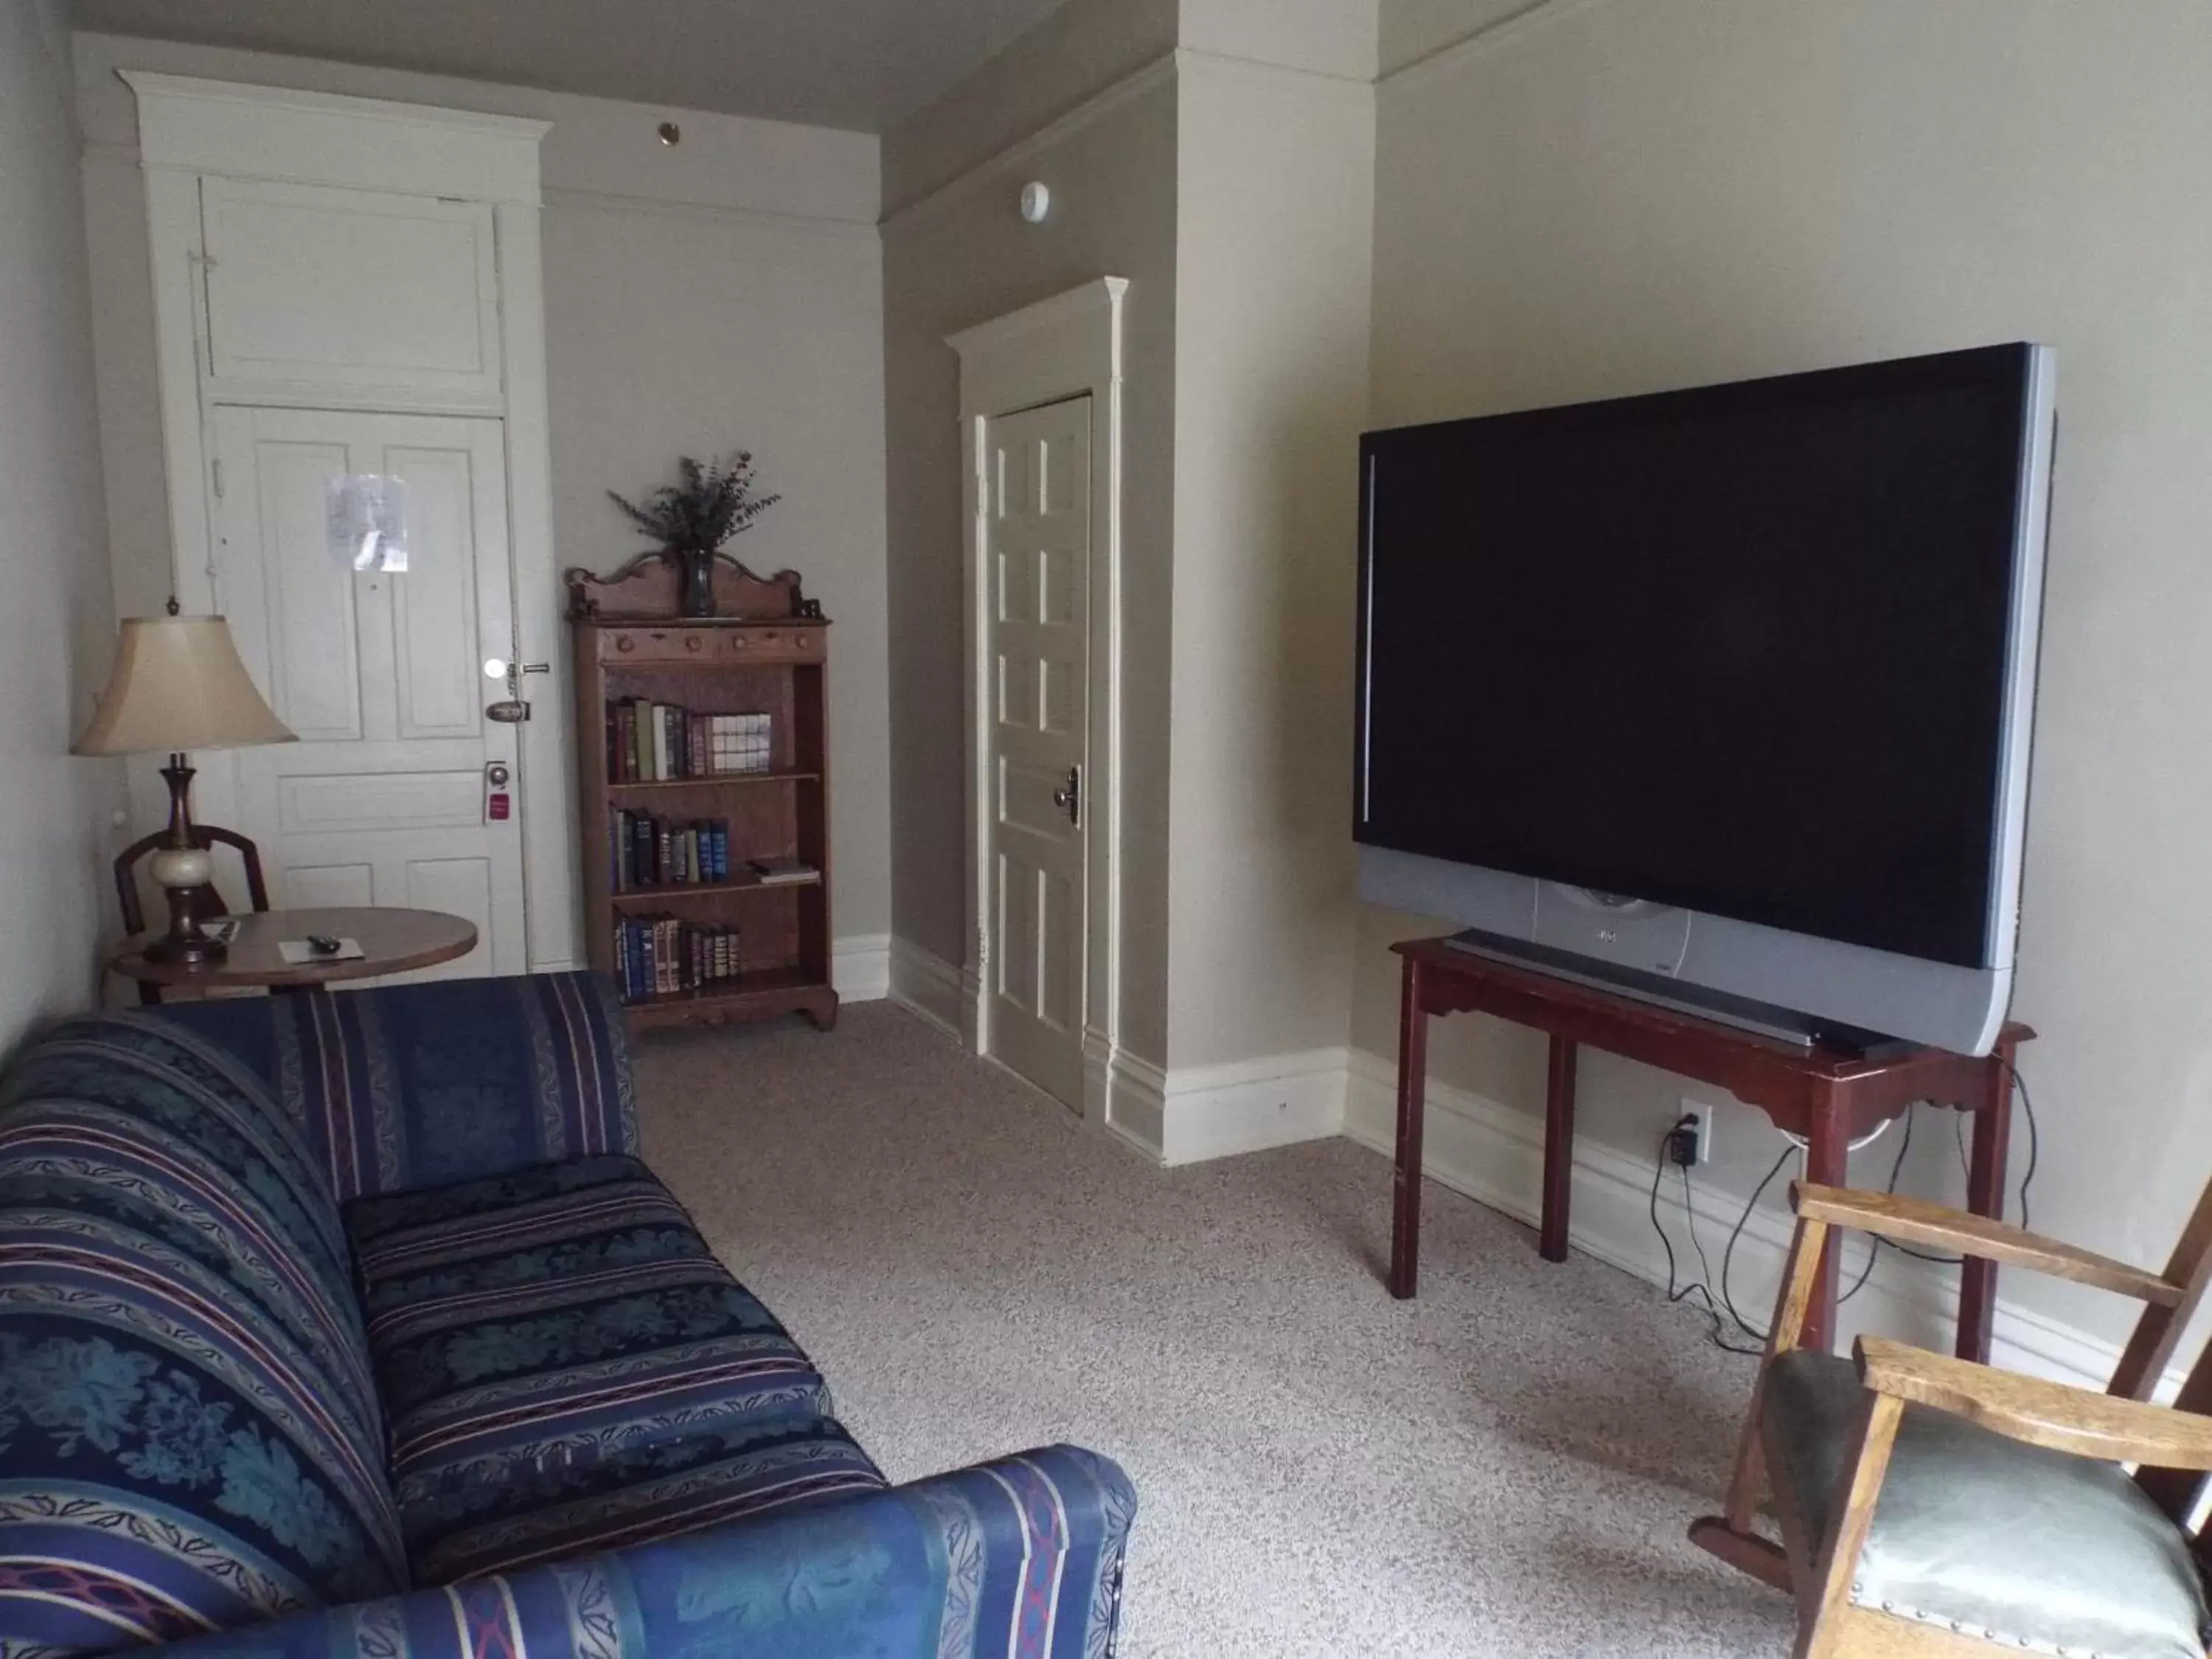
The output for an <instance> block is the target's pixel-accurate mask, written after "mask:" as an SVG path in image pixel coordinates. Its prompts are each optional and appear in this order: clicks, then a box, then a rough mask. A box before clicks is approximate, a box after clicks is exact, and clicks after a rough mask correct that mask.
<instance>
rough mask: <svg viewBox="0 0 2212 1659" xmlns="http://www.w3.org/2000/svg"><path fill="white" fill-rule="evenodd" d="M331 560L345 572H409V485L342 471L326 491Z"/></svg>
mask: <svg viewBox="0 0 2212 1659" xmlns="http://www.w3.org/2000/svg"><path fill="white" fill-rule="evenodd" d="M325 501H326V503H327V506H328V509H329V524H330V543H331V558H333V559H335V560H336V561H337V562H338V563H339V564H341V565H343V566H344V567H345V568H347V569H349V570H397V571H404V570H405V569H406V568H407V484H406V481H405V480H404V479H402V478H396V477H389V476H387V475H386V474H384V473H380V472H345V473H341V474H339V475H338V476H337V477H334V478H332V479H331V481H330V483H329V484H328V485H327V486H326V487H325Z"/></svg>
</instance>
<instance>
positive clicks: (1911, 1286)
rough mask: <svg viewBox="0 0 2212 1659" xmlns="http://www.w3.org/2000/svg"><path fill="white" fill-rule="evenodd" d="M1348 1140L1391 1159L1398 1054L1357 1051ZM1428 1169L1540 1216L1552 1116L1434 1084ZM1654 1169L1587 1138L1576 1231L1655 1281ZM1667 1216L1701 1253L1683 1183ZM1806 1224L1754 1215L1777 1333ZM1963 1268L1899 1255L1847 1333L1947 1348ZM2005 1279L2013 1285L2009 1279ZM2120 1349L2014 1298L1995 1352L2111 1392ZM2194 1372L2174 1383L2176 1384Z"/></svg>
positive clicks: (1488, 1199)
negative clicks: (1793, 1253)
mask: <svg viewBox="0 0 2212 1659" xmlns="http://www.w3.org/2000/svg"><path fill="white" fill-rule="evenodd" d="M1350 1072H1351V1079H1350V1087H1349V1091H1348V1095H1347V1099H1346V1111H1345V1129H1344V1132H1345V1133H1346V1135H1348V1136H1349V1137H1351V1138H1352V1139H1354V1140H1356V1141H1358V1142H1359V1143H1360V1144H1361V1145H1363V1146H1371V1147H1373V1148H1374V1149H1375V1150H1376V1151H1377V1152H1382V1153H1383V1154H1384V1155H1386V1156H1389V1155H1390V1154H1392V1153H1393V1152H1394V1151H1395V1146H1396V1139H1397V1085H1398V1068H1397V1062H1396V1061H1395V1060H1393V1059H1385V1058H1384V1057H1383V1056H1382V1055H1380V1054H1370V1053H1368V1052H1366V1051H1364V1050H1354V1051H1353V1052H1352V1055H1351V1060H1350ZM1425 1100H1426V1108H1427V1109H1426V1116H1425V1133H1424V1140H1423V1147H1422V1152H1423V1158H1422V1167H1423V1168H1424V1170H1425V1171H1426V1173H1427V1174H1428V1175H1429V1176H1430V1177H1431V1179H1432V1180H1435V1181H1437V1182H1441V1183H1442V1184H1443V1185H1444V1186H1446V1187H1449V1188H1451V1189H1452V1190H1453V1191H1455V1192H1459V1193H1464V1194H1466V1195H1467V1196H1468V1197H1469V1198H1472V1199H1474V1200H1475V1201H1476V1202H1477V1203H1480V1204H1484V1205H1487V1206H1489V1207H1491V1208H1492V1209H1494V1210H1501V1211H1503V1212H1505V1213H1506V1214H1508V1215H1510V1216H1514V1217H1516V1218H1519V1219H1520V1220H1522V1221H1524V1222H1527V1223H1528V1224H1529V1225H1532V1226H1533V1225H1535V1223H1536V1220H1537V1218H1538V1215H1539V1212H1541V1207H1542V1200H1541V1194H1542V1191H1543V1187H1542V1171H1543V1155H1544V1132H1543V1125H1542V1124H1541V1122H1540V1121H1538V1120H1537V1119H1535V1118H1534V1117H1532V1116H1530V1115H1528V1114H1526V1113H1522V1112H1516V1111H1515V1110H1513V1109H1511V1108H1510V1107H1506V1106H1501V1105H1499V1104H1498V1103H1496V1102H1494V1101H1488V1100H1484V1099H1482V1098H1481V1097H1479V1096H1476V1095H1473V1094H1470V1093H1468V1092H1467V1091H1464V1090H1461V1089H1455V1088H1453V1087H1451V1086H1449V1085H1446V1084H1442V1083H1438V1082H1436V1081H1434V1080H1433V1079H1431V1081H1430V1083H1429V1085H1428V1087H1427V1091H1426V1095H1425ZM1651 1172H1652V1165H1651V1164H1650V1163H1648V1162H1646V1161H1644V1160H1643V1159H1640V1158H1633V1157H1632V1156H1630V1155H1629V1154H1627V1153H1626V1152H1619V1151H1616V1150H1615V1149H1613V1147H1610V1146H1600V1145H1598V1144H1596V1143H1595V1142H1593V1141H1591V1140H1590V1139H1588V1138H1587V1137H1584V1138H1583V1139H1580V1140H1578V1141H1577V1143H1576V1146H1575V1166H1574V1188H1573V1198H1572V1205H1573V1213H1572V1218H1571V1228H1570V1231H1569V1237H1570V1239H1571V1243H1573V1246H1574V1248H1575V1249H1577V1250H1580V1251H1583V1253H1584V1254H1586V1255H1592V1256H1595V1257H1596V1258H1597V1259H1598V1260H1599V1261H1604V1262H1607V1263H1609V1264H1610V1265H1612V1266H1613V1267H1619V1268H1620V1269H1621V1270H1622V1271H1623V1272H1626V1273H1633V1274H1635V1275H1636V1276H1637V1277H1638V1279H1644V1280H1646V1281H1648V1282H1650V1283H1651V1284H1655V1285H1663V1284H1665V1283H1666V1280H1667V1261H1666V1254H1665V1252H1664V1251H1663V1250H1662V1249H1661V1247H1660V1243H1659V1240H1658V1238H1657V1237H1656V1236H1655V1235H1654V1234H1653V1232H1652V1231H1651V1215H1650V1201H1651ZM1705 1192H1706V1194H1707V1196H1708V1199H1709V1202H1710V1205H1711V1207H1710V1208H1708V1207H1704V1206H1701V1207H1700V1208H1699V1220H1698V1225H1699V1237H1702V1238H1703V1239H1704V1240H1705V1249H1706V1253H1707V1254H1708V1255H1710V1256H1711V1260H1712V1263H1713V1271H1714V1272H1715V1273H1719V1271H1720V1263H1721V1247H1722V1246H1723V1244H1724V1243H1726V1241H1727V1237H1728V1231H1729V1228H1731V1227H1733V1226H1734V1225H1735V1218H1736V1217H1737V1216H1738V1215H1740V1214H1741V1212H1742V1200H1741V1199H1739V1198H1734V1197H1730V1196H1723V1194H1720V1193H1718V1192H1717V1190H1715V1189H1713V1188H1706V1189H1705ZM1659 1218H1660V1220H1661V1222H1662V1224H1663V1225H1665V1226H1666V1228H1667V1230H1668V1234H1669V1236H1670V1237H1672V1238H1673V1239H1674V1251H1675V1255H1676V1257H1677V1260H1678V1261H1690V1262H1691V1265H1692V1269H1693V1270H1694V1267H1695V1263H1694V1261H1693V1260H1692V1258H1693V1255H1694V1253H1693V1252H1692V1251H1691V1250H1690V1249H1689V1248H1688V1246H1689V1231H1688V1226H1689V1218H1688V1215H1687V1213H1686V1211H1685V1210H1684V1208H1683V1206H1682V1202H1681V1184H1680V1182H1675V1181H1670V1182H1666V1183H1665V1184H1664V1185H1663V1186H1662V1188H1661V1190H1660V1198H1659ZM1791 1226H1792V1222H1791V1218H1790V1214H1789V1212H1787V1211H1786V1210H1779V1209H1772V1208H1769V1207H1767V1206H1765V1205H1761V1206H1759V1208H1758V1209H1756V1210H1754V1211H1753V1212H1752V1214H1751V1217H1750V1219H1749V1220H1748V1221H1747V1222H1746V1223H1745V1225H1744V1229H1743V1236H1742V1237H1741V1240H1740V1241H1739V1242H1738V1243H1737V1245H1736V1251H1735V1266H1734V1268H1733V1269H1732V1271H1731V1272H1730V1273H1729V1287H1730V1290H1731V1291H1732V1293H1733V1295H1734V1297H1735V1304H1736V1306H1737V1307H1738V1308H1739V1309H1740V1310H1742V1312H1743V1315H1744V1317H1745V1318H1746V1319H1747V1320H1748V1321H1750V1322H1751V1323H1753V1325H1756V1326H1758V1327H1759V1328H1762V1329H1763V1328H1765V1325H1766V1322H1767V1321H1768V1318H1769V1317H1770V1316H1771V1312H1772V1310H1773V1307H1774V1293H1775V1290H1776V1287H1777V1286H1778V1284H1779V1283H1780V1280H1781V1277H1782V1266H1783V1261H1784V1258H1785V1257H1786V1256H1787V1255H1788V1254H1789V1249H1790V1231H1791ZM1847 1250H1848V1253H1847V1254H1846V1255H1845V1257H1844V1282H1845V1283H1846V1284H1847V1285H1848V1284H1849V1283H1850V1282H1851V1281H1852V1280H1853V1279H1856V1278H1857V1274H1858V1271H1859V1269H1860V1267H1862V1266H1863V1263H1864V1261H1865V1258H1864V1257H1863V1255H1861V1254H1860V1246H1859V1245H1857V1243H1854V1244H1851V1245H1850V1246H1849V1247H1847ZM1956 1277H1957V1273H1956V1271H1955V1270H1954V1269H1951V1268H1946V1267H1936V1266H1933V1265H1929V1264H1923V1263H1920V1262H1917V1261H1909V1260H1907V1259H1905V1258H1903V1257H1899V1256H1898V1255H1895V1254H1893V1253H1889V1252H1885V1253H1884V1254H1883V1255H1882V1258H1881V1261H1879V1262H1878V1263H1876V1264H1875V1270H1874V1274H1873V1276H1872V1277H1871V1278H1870V1279H1869V1280H1868V1281H1867V1285H1866V1288H1865V1289H1864V1290H1863V1291H1860V1292H1859V1294H1858V1295H1857V1297H1853V1298H1852V1299H1851V1301H1850V1303H1848V1304H1845V1305H1844V1308H1843V1310H1842V1311H1841V1314H1840V1316H1839V1317H1838V1324H1839V1326H1840V1328H1841V1330H1842V1333H1843V1334H1844V1336H1845V1337H1850V1336H1855V1335H1857V1334H1859V1333H1861V1332H1863V1331H1872V1332H1877V1333H1879V1334H1883V1335H1887V1336H1894V1337H1898V1338H1899V1339H1901V1340H1907V1341H1913V1342H1918V1343H1921V1344H1923V1345H1924V1346H1929V1347H1933V1348H1936V1349H1937V1350H1939V1351H1946V1350H1948V1348H1949V1346H1950V1345H1951V1343H1952V1341H1953V1340H1954V1329H1955V1325H1954V1320H1953V1317H1952V1315H1951V1311H1950V1310H1951V1309H1952V1308H1953V1307H1954V1306H1955V1294H1954V1291H1953V1290H1952V1288H1951V1285H1952V1281H1954V1279H1956ZM2000 1283H2002V1280H2000ZM2119 1357H2120V1350H2119V1347H2118V1344H2116V1343H2112V1342H2108V1341H2106V1340H2104V1339H2103V1338H2101V1337H2098V1336H2094V1335H2092V1334H2089V1333H2088V1332H2086V1331H2082V1330H2080V1329H2078V1328H2075V1327H2073V1326H2070V1325H2066V1324H2062V1323H2060V1322H2058V1321H2057V1320H2054V1319H2051V1318H2050V1317H2048V1316H2045V1315H2043V1314H2040V1313H2037V1312H2035V1311H2033V1310H2031V1309H2027V1308H2023V1307H2021V1306H2020V1305H2019V1304H2016V1303H2012V1302H2008V1301H2006V1300H2004V1299H2003V1298H2002V1297H2000V1298H1999V1300H1998V1303H1997V1317H1996V1339H1995V1346H1994V1351H1993V1352H1992V1353H1991V1356H1990V1358H1991V1359H1992V1361H1993V1362H1994V1363H1995V1364H1998V1365H2000V1366H2002V1367H2003V1368H2004V1369H2006V1370H2018V1371H2025V1372H2028V1373H2031V1374H2033V1375H2035V1376H2047V1377H2051V1378H2052V1379H2054V1380H2056V1381H2058V1382H2062V1383H2075V1384H2078V1385H2081V1386H2084V1387H2088V1388H2094V1389H2102V1388H2103V1387H2104V1386H2105V1384H2106V1382H2107V1381H2109V1380H2110V1378H2111V1376H2112V1369H2113V1367H2114V1366H2115V1365H2117V1364H2118V1362H2119ZM2180 1380H2181V1379H2180V1374H2179V1372H2175V1373H2172V1374H2171V1375H2169V1376H2168V1377H2167V1378H2166V1387H2167V1389H2168V1390H2171V1389H2175V1388H2178V1387H2179V1385H2180Z"/></svg>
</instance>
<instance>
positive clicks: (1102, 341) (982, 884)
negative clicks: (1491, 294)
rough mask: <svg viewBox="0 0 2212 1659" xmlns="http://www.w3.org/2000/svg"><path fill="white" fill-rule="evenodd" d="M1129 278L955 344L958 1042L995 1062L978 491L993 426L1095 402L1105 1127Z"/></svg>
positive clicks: (1116, 981)
mask: <svg viewBox="0 0 2212 1659" xmlns="http://www.w3.org/2000/svg"><path fill="white" fill-rule="evenodd" d="M1128 289H1129V284H1128V281H1127V278H1125V277H1121V276H1101V277H1097V278H1096V279H1095V280H1093V281H1091V282H1088V283H1085V284H1083V286H1081V287H1080V288H1076V289H1070V290H1069V291H1068V292H1066V293H1065V294H1061V295H1055V296H1054V297H1053V298H1052V299H1049V300H1044V301H1040V302H1038V303H1037V304H1036V305H1032V306H1028V307H1024V308H1023V309H1022V310H1019V311H1016V312H1013V313H1009V314H1008V315H1006V316H1003V317H999V318H995V319H993V320H992V321H990V322H987V323H982V324H980V325H977V326H975V327H974V328H970V329H966V330H963V331H961V332H960V333H957V334H954V335H951V336H948V337H947V339H946V343H947V344H948V345H950V346H951V348H952V349H953V350H955V351H956V352H957V353H958V354H959V356H960V445H961V463H962V465H961V469H960V476H961V506H962V518H963V523H964V525H965V526H966V528H965V530H964V532H963V536H962V549H961V579H962V582H963V604H962V610H961V634H962V643H963V667H964V671H963V674H962V676H961V682H962V690H963V714H964V719H963V723H962V724H963V749H964V750H965V754H964V761H965V769H966V785H967V787H966V790H965V793H964V812H963V817H964V820H965V830H966V836H967V856H966V858H965V859H964V860H963V867H964V871H965V881H964V885H965V889H966V909H965V912H964V914H965V916H966V921H967V929H966V941H965V944H964V945H963V949H962V962H961V966H960V1014H961V1033H960V1035H961V1039H962V1041H963V1042H965V1043H966V1044H968V1046H969V1047H970V1048H973V1049H974V1050H975V1052H976V1053H977V1054H989V1053H990V1052H991V1031H990V994H989V988H988V987H989V977H988V975H987V971H986V969H987V966H988V950H989V937H988V934H989V927H988V922H989V918H988V916H987V914H986V910H985V903H986V899H985V896H986V895H987V893H988V892H989V890H990V872H989V871H988V870H987V868H986V867H985V866H986V862H987V848H988V842H987V837H986V836H985V835H984V833H983V826H984V824H985V823H986V822H987V818H988V816H989V811H990V801H989V779H988V777H987V775H986V773H985V770H984V766H983V757H984V756H985V754H986V753H987V752H988V750H989V746H990V737H989V732H988V728H987V721H988V719H989V716H990V708H991V702H990V696H989V691H988V686H987V673H988V667H987V664H986V663H985V661H984V659H983V647H984V641H985V638H986V620H987V614H988V613H987V602H988V595H989V586H988V584H987V582H986V580H984V570H983V562H982V550H983V547H984V544H985V542H986V540H987V536H988V520H987V506H988V501H987V495H986V492H985V490H984V488H983V467H984V461H985V454H986V451H985V446H984V435H985V433H986V430H987V427H988V424H989V422H991V421H992V420H993V419H994V418H995V417H997V416H1002V415H1014V414H1018V413H1020V412H1021V411H1022V410H1025V409H1034V408H1036V407H1038V406H1039V405H1041V404H1055V403H1060V402H1064V401H1066V399H1068V398H1079V397H1082V396H1084V395H1085V393H1088V394H1089V395H1090V398H1091V596H1090V597H1091V627H1090V641H1089V645H1090V648H1089V653H1088V655H1089V659H1090V660H1089V665H1088V669H1087V678H1088V680H1089V684H1088V686H1087V688H1086V696H1087V699H1088V704H1089V708H1088V726H1089V730H1088V732H1086V733H1085V750H1086V754H1085V778H1084V783H1085V793H1086V794H1087V795H1088V796H1089V797H1090V799H1091V805H1092V813H1093V816H1092V817H1091V823H1090V828H1091V832H1092V833H1091V834H1090V835H1089V836H1086V837H1085V854H1084V975H1083V980H1084V991H1083V1115H1084V1117H1085V1120H1087V1121H1091V1122H1093V1123H1097V1124H1103V1122H1104V1121H1105V1120H1106V1113H1107V1107H1108V1103H1109V1079H1111V1078H1112V1077H1113V1075H1114V1073H1115V1064H1116V1062H1117V1061H1118V1060H1120V1058H1121V856H1120V854H1121V426H1122V398H1121V365H1122V355H1123V325H1122V301H1123V297H1124V296H1125V295H1127V293H1128Z"/></svg>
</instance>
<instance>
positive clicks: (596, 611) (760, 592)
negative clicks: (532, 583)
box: [561, 552, 823, 623]
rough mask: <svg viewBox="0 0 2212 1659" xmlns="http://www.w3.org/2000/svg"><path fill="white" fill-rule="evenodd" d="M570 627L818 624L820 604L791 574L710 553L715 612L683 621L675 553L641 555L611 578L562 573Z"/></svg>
mask: <svg viewBox="0 0 2212 1659" xmlns="http://www.w3.org/2000/svg"><path fill="white" fill-rule="evenodd" d="M561 580H562V581H563V582H565V583H566V584H567V585H568V620H569V621H570V622H572V623H577V622H591V623H663V622H690V623H713V622H784V621H791V620H798V621H805V622H820V621H822V620H823V616H822V605H821V602H820V601H819V600H817V599H808V598H806V596H805V594H804V593H802V592H800V591H799V573H798V572H797V571H796V570H779V571H777V572H776V573H775V574H774V575H773V576H758V575H755V574H753V573H752V572H751V571H750V570H748V569H746V568H745V567H744V565H742V564H740V563H738V561H737V560H735V559H733V558H732V557H731V556H729V555H728V554H726V553H717V554H715V555H714V615H713V616H712V617H685V616H684V615H682V614H681V606H680V605H679V604H678V600H679V599H680V597H681V595H682V591H683V580H684V578H683V571H682V568H681V566H680V565H679V564H678V561H677V559H676V557H675V556H674V555H672V554H670V553H665V552H651V553H641V554H639V555H638V556H637V557H635V559H632V560H631V561H630V562H629V563H628V564H626V565H624V566H623V568H621V569H619V570H617V571H616V572H615V573H614V574H611V575H607V576H601V575H599V574H594V573H593V572H592V571H590V570H587V569H586V568H584V567H583V566H582V565H571V566H570V567H569V568H568V569H566V570H564V571H562V573H561Z"/></svg>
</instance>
